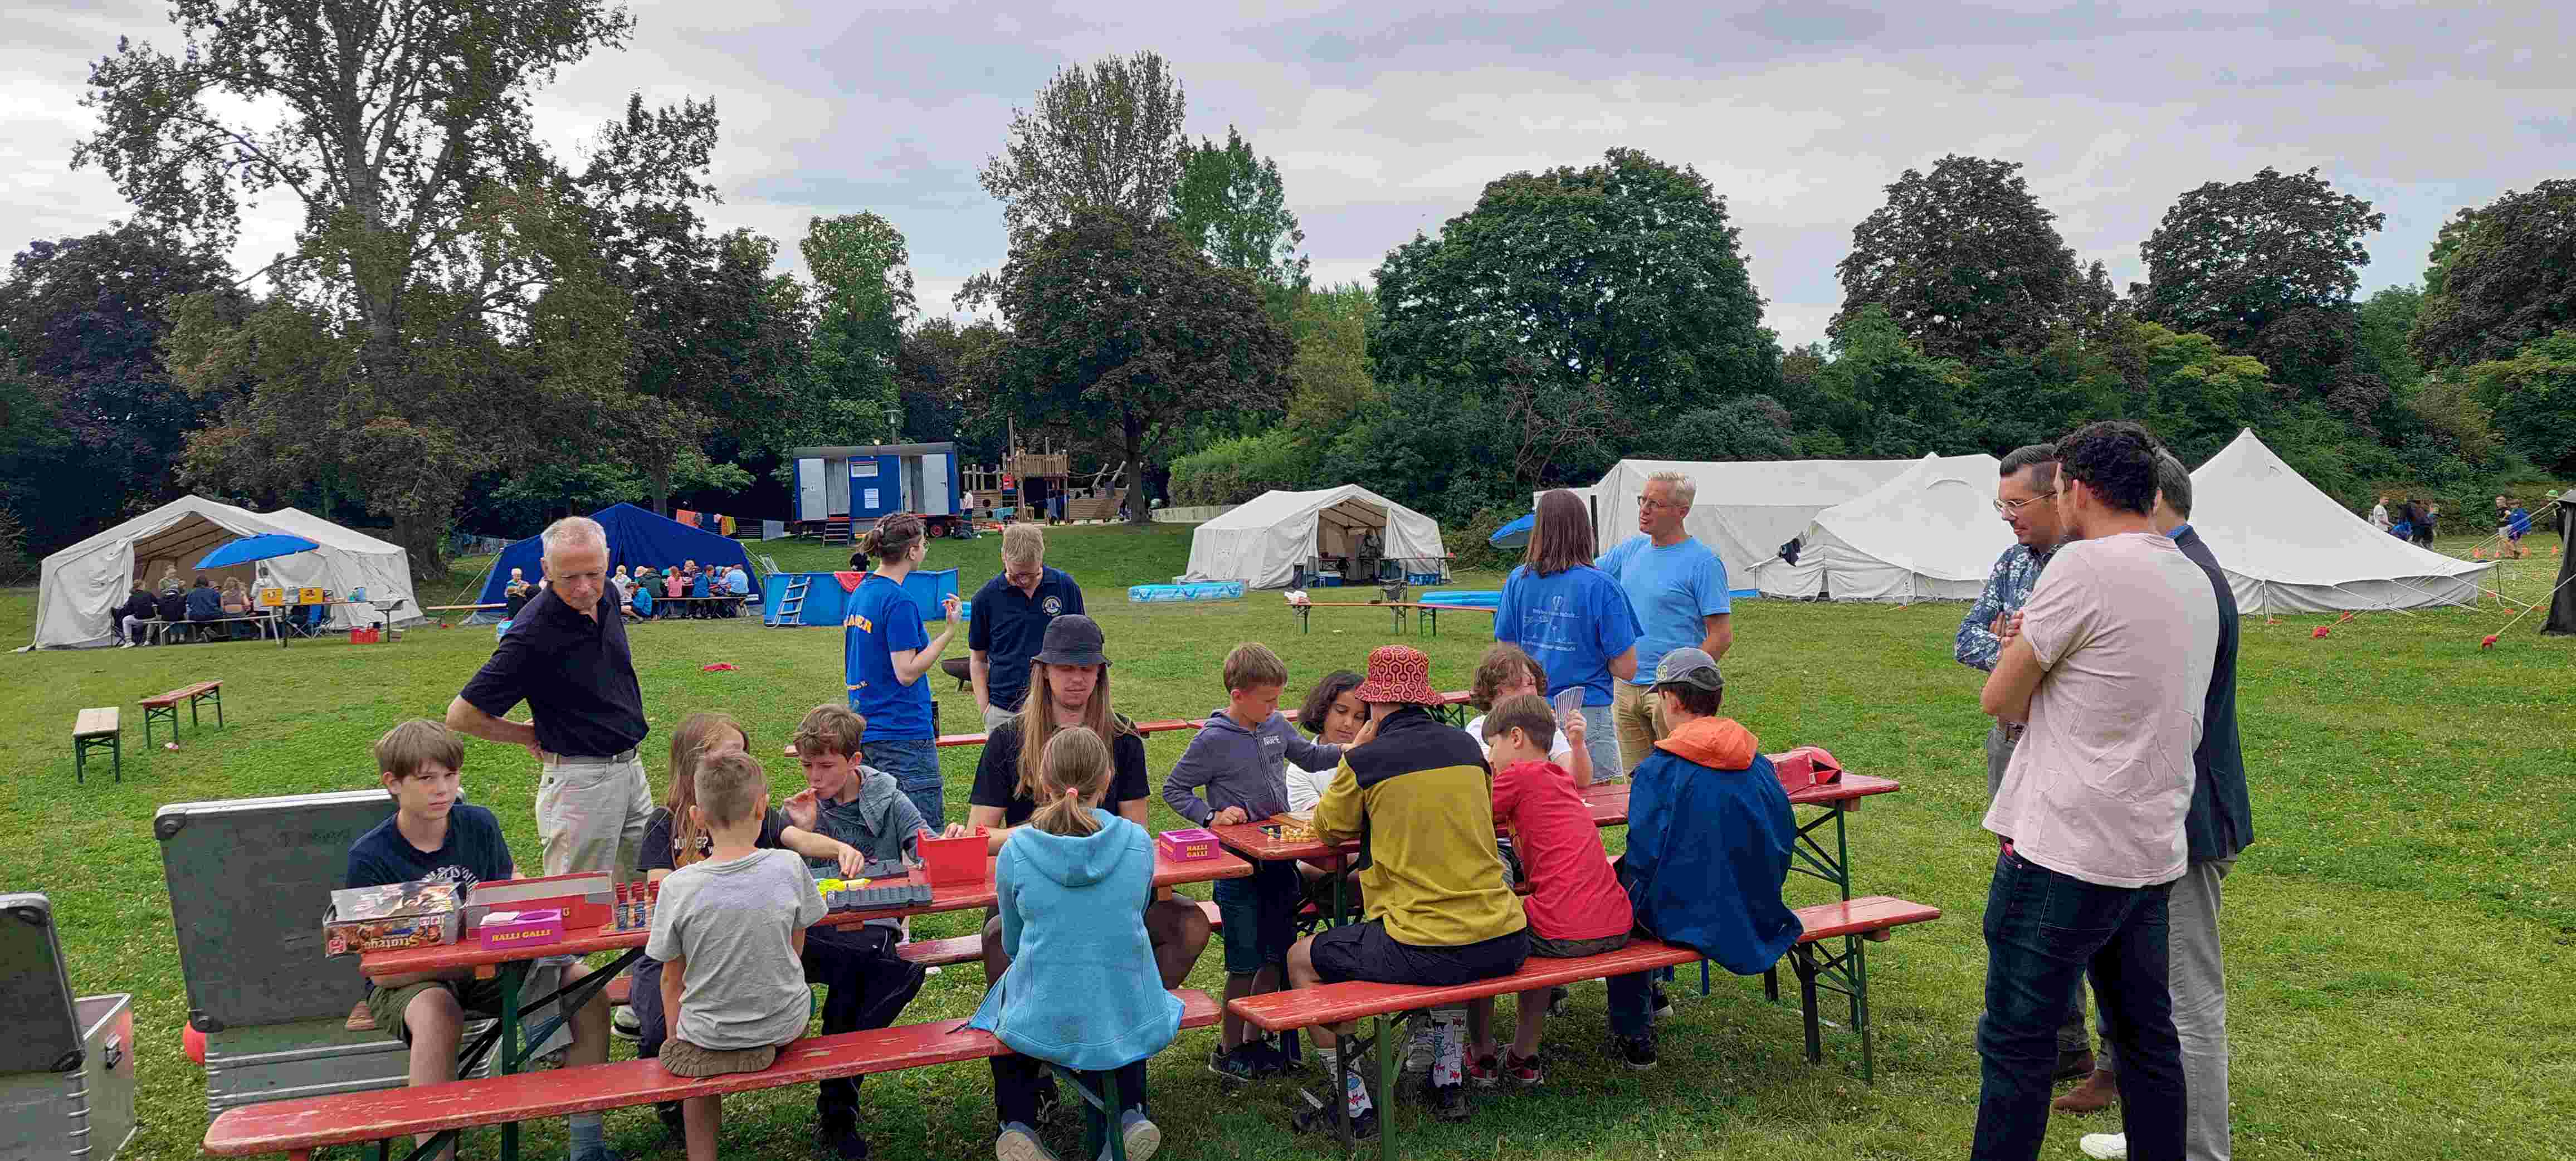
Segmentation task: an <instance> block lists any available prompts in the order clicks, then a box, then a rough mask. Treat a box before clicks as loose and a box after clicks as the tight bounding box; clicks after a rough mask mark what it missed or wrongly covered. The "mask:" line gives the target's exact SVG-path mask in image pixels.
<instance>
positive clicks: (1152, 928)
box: [949, 613, 1208, 988]
mask: <svg viewBox="0 0 2576 1161" xmlns="http://www.w3.org/2000/svg"><path fill="white" fill-rule="evenodd" d="M1106 646H1107V641H1106V639H1105V638H1103V636H1102V635H1101V632H1100V625H1099V623H1098V622H1096V621H1093V620H1092V619H1091V618H1089V617H1086V616H1084V615H1082V614H1080V613H1066V614H1064V615H1063V616H1060V617H1057V618H1056V619H1055V620H1053V621H1050V622H1048V623H1047V627H1046V636H1045V638H1044V640H1043V643H1042V644H1041V645H1040V647H1039V649H1038V654H1037V657H1036V659H1035V660H1033V661H1031V662H1030V663H1029V694H1028V697H1027V698H1026V699H1025V700H1024V701H1022V702H1021V704H1020V712H1019V714H1018V716H1016V717H1013V718H1012V719H1011V720H1009V721H1006V722H1003V723H1002V724H1001V726H1000V728H998V729H995V730H994V731H993V732H992V733H991V734H989V735H986V737H985V739H984V754H983V757H982V759H981V760H980V761H978V762H977V764H976V766H975V788H974V790H973V791H972V792H971V793H970V794H969V795H968V797H967V799H966V801H967V803H968V805H967V807H966V826H960V827H955V828H952V829H951V830H950V832H949V833H950V834H952V835H957V834H968V833H972V832H970V831H969V830H968V829H967V827H980V828H982V829H983V831H984V834H985V836H986V842H987V845H988V846H989V848H990V849H991V850H993V851H994V852H995V853H999V852H1000V851H1001V849H1002V844H1003V843H1005V842H1007V841H1009V839H1010V835H1011V832H1012V831H1013V830H1015V829H1017V828H1019V827H1022V826H1026V825H1028V822H1029V820H1030V819H1031V818H1033V817H1035V816H1036V814H1037V810H1038V806H1039V804H1040V802H1042V801H1044V800H1045V799H1046V797H1047V796H1046V794H1045V790H1044V784H1043V777H1044V772H1045V766H1046V749H1047V743H1049V742H1052V741H1054V740H1055V739H1056V737H1057V736H1058V735H1059V734H1060V733H1062V732H1063V731H1065V730H1067V729H1071V728H1074V727H1080V728H1083V729H1087V730H1090V731H1091V732H1092V733H1094V734H1097V735H1099V736H1100V738H1101V739H1102V740H1103V741H1105V742H1107V743H1108V745H1109V757H1110V768H1111V775H1110V780H1109V792H1108V795H1107V797H1106V798H1105V799H1104V801H1103V805H1104V806H1105V807H1106V808H1107V809H1108V810H1110V811H1112V812H1114V813H1116V814H1117V815H1118V816H1119V817H1121V818H1124V819H1126V820H1127V821H1129V822H1132V823H1135V824H1136V825H1138V826H1144V825H1146V820H1147V814H1146V808H1147V806H1148V804H1149V801H1150V799H1151V797H1152V795H1153V793H1154V787H1153V781H1152V778H1151V776H1150V775H1149V774H1148V773H1147V772H1146V769H1145V738H1144V735H1142V734H1139V733H1137V732H1136V724H1135V723H1134V722H1131V721H1129V720H1127V716H1126V715H1124V714H1121V713H1119V712H1118V711H1117V710H1116V709H1114V708H1112V707H1111V705H1110V702H1109V655H1108V653H1107V652H1106ZM1145 928H1146V930H1147V931H1148V932H1149V933H1151V934H1152V936H1153V937H1154V958H1155V960H1156V962H1157V963H1159V964H1160V965H1161V967H1162V972H1163V986H1165V987H1171V988H1177V987H1179V986H1181V985H1180V981H1181V980H1183V979H1185V978H1187V977H1188V976H1189V973H1190V966H1191V965H1192V964H1195V963H1197V962H1198V959H1199V952H1201V951H1203V950H1205V949H1206V947H1207V940H1208V921H1207V915H1206V913H1204V912H1202V911H1200V910H1199V908H1198V904H1196V903H1193V902H1190V901H1189V900H1186V899H1174V898H1162V899H1157V900H1155V901H1153V902H1152V903H1149V904H1147V905H1146V908H1145ZM984 965H985V971H986V976H985V978H986V979H996V980H997V979H1000V978H1002V972H1003V970H1004V969H1005V968H1007V967H1009V965H1010V958H1009V957H1008V956H1007V955H1004V954H1003V952H1002V945H1001V927H1000V926H999V923H998V921H996V922H993V923H987V924H985V926H984Z"/></svg>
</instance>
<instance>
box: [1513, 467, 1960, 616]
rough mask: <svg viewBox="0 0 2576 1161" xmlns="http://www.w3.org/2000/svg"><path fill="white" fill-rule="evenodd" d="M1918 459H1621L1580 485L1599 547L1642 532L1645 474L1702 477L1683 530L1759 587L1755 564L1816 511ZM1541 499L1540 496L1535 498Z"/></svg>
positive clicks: (1738, 584)
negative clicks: (1598, 477) (1640, 496)
mask: <svg viewBox="0 0 2576 1161" xmlns="http://www.w3.org/2000/svg"><path fill="white" fill-rule="evenodd" d="M1912 466H1914V461H1912V460H1734V461H1726V462H1703V461H1692V460H1621V461H1619V462H1618V463H1617V464H1615V465H1613V466H1612V467H1611V468H1610V471H1609V473H1608V474H1606V475H1604V476H1602V477H1601V480H1600V482H1599V483H1596V484H1594V485H1592V486H1591V487H1589V488H1578V489H1575V490H1574V492H1575V495H1577V496H1580V497H1583V498H1584V500H1585V502H1586V504H1587V505H1588V506H1589V507H1590V508H1591V510H1592V535H1593V538H1594V539H1595V540H1596V541H1597V542H1598V543H1597V544H1596V545H1595V546H1594V547H1595V548H1596V549H1597V550H1598V551H1601V552H1607V551H1609V550H1610V548H1611V546H1613V545H1616V544H1618V543H1619V542H1621V541H1623V540H1626V539H1628V538H1629V537H1631V536H1634V535H1636V534H1637V496H1638V494H1639V493H1641V492H1643V491H1644V490H1645V487H1646V477H1648V476H1651V475H1653V474H1655V473H1657V472H1680V473H1682V474H1683V475H1685V476H1688V477H1690V478H1691V479H1692V480H1693V481H1694V482H1695V483H1697V484H1698V487H1699V492H1698V495H1697V496H1695V497H1694V498H1693V499H1692V500H1691V510H1690V514H1689V515H1688V516H1685V517H1683V519H1682V530H1683V531H1685V532H1688V533H1690V534H1691V535H1692V536H1693V537H1696V538H1697V539H1698V540H1699V542H1700V543H1702V544H1705V545H1707V546H1708V547H1709V550H1710V551H1712V552H1715V553H1716V554H1717V558H1718V559H1719V560H1720V561H1723V562H1724V563H1725V564H1726V577H1727V583H1728V584H1729V585H1731V586H1733V587H1734V588H1736V589H1739V590H1741V589H1747V588H1751V587H1753V577H1754V574H1755V570H1757V569H1759V568H1761V567H1762V566H1763V565H1764V564H1766V563H1767V562H1769V561H1771V560H1773V559H1775V558H1776V557H1777V556H1778V555H1779V552H1780V546H1781V545H1783V544H1786V543H1788V541H1789V538H1790V537H1793V536H1796V535H1797V534H1798V533H1800V532H1801V531H1804V530H1805V529H1806V527H1807V525H1808V523H1810V522H1811V521H1813V520H1814V519H1815V518H1816V514H1817V513H1819V512H1822V511H1824V510H1825V509H1827V508H1831V507H1833V506H1834V505H1836V504H1840V503H1842V502H1844V501H1846V500H1854V499H1858V498H1859V497H1860V496H1862V495H1863V494H1865V493H1867V492H1868V491H1870V490H1871V489H1873V488H1876V487H1878V486H1879V485H1881V484H1884V483H1886V482H1888V481H1889V480H1892V479H1895V478H1896V477H1897V476H1898V475H1899V474H1900V473H1902V472H1904V471H1905V470H1906V469H1907V468H1910V467H1912ZM1533 500H1535V498H1533Z"/></svg>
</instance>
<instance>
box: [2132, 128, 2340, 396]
mask: <svg viewBox="0 0 2576 1161" xmlns="http://www.w3.org/2000/svg"><path fill="white" fill-rule="evenodd" d="M2386 220H2387V218H2386V215H2384V214H2381V213H2379V212H2377V211H2376V210H2373V209H2372V208H2371V205H2370V203H2369V202H2368V201H2366V200H2363V199H2361V198H2358V197H2354V196H2352V195H2350V194H2343V193H2337V192H2335V189H2334V183H2332V182H2329V181H2327V180H2326V179H2324V178H2322V177H2319V176H2317V171H2316V170H2315V169H2309V170H2308V171H2307V172H2305V173H2282V172H2280V171H2279V170H2276V169H2273V168H2271V167H2270V166H2265V167H2264V168H2263V170H2262V171H2261V172H2259V173H2256V174H2255V175H2254V176H2253V177H2251V178H2249V179H2247V180H2245V181H2239V182H2216V181H2213V182H2209V183H2207V184H2205V185H2202V186H2200V187H2198V188H2196V189H2192V190H2188V191H2186V192H2184V194H2183V195H2182V196H2181V197H2180V198H2179V199H2176V200H2175V202H2174V204H2173V206H2172V208H2170V209H2168V210H2166V211H2165V216H2164V221H2163V222H2162V223H2161V224H2159V225H2158V226H2157V227H2156V230H2155V232H2154V233H2153V234H2150V235H2148V236H2147V241H2146V244H2145V245H2143V246H2141V247H2140V248H2139V249H2140V253H2141V255H2142V256H2143V257H2144V258H2145V259H2146V262H2147V279H2148V281H2147V285H2146V287H2145V290H2144V293H2143V294H2141V295H2140V296H2139V298H2140V313H2141V314H2142V315H2143V316H2144V317H2145V318H2146V319H2147V320H2148V321H2150V322H2158V323H2163V324H2164V325H2166V326H2169V327H2173V328H2176V329H2178V330H2190V331H2200V332H2202V333H2204V334H2207V335H2209V336H2211V337H2213V338H2215V339H2217V340H2218V341H2219V342H2220V344H2222V345H2224V346H2226V347H2228V348H2229V349H2231V350H2238V349H2243V348H2246V347H2248V346H2250V345H2251V344H2252V342H2253V339H2254V336H2255V335H2256V334H2258V333H2259V332H2261V331H2262V330H2263V329H2264V328H2265V327H2268V326H2270V325H2272V324H2273V323H2275V322H2277V321H2279V320H2281V319H2284V318H2287V317H2289V316H2291V315H2293V314H2295V313H2297V312H2299V311H2301V310H2333V309H2337V308H2340V307H2343V306H2346V305H2348V304H2349V303H2350V302H2351V301H2352V295H2353V291H2354V290H2355V288H2357V287H2358V286H2359V285H2360V284H2361V268H2362V267H2363V266H2365V265H2368V264H2369V262H2370V251H2369V249H2368V247H2367V246H2366V245H2365V244H2364V243H2365V240H2366V239H2368V238H2369V237H2370V235H2372V234H2374V233H2377V232H2378V230H2379V228H2380V226H2381V225H2382V224H2384V223H2385V222H2386Z"/></svg>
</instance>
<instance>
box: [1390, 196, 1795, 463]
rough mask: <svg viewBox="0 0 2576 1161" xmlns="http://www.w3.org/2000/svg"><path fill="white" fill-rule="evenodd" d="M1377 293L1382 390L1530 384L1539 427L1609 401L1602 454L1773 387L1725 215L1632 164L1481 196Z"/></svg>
mask: <svg viewBox="0 0 2576 1161" xmlns="http://www.w3.org/2000/svg"><path fill="white" fill-rule="evenodd" d="M1377 293H1378V310H1379V325H1378V326H1377V327H1376V328H1375V329H1374V330H1372V331H1371V332H1370V334H1369V357H1370V361H1371V363H1372V365H1373V366H1374V368H1375V374H1376V377H1377V379H1378V380H1379V381H1380V382H1392V381H1395V380H1400V379H1417V380H1420V381H1422V382H1425V383H1429V384H1438V385H1445V386H1448V387H1450V388H1451V389H1452V390H1453V391H1454V392H1457V393H1466V392H1469V391H1474V390H1483V389H1489V388H1490V387H1491V386H1493V385H1498V384H1501V385H1525V386H1526V387H1527V388H1529V389H1530V390H1532V391H1535V392H1538V393H1539V394H1540V395H1543V396H1551V397H1554V400H1553V402H1549V401H1544V400H1543V401H1541V402H1539V403H1538V404H1537V405H1536V406H1535V407H1533V408H1532V409H1530V411H1529V414H1531V415H1533V416H1535V417H1541V419H1542V421H1543V417H1545V416H1546V415H1548V414H1550V413H1551V411H1554V412H1555V413H1559V414H1570V413H1572V412H1574V411H1577V410H1582V409H1585V408H1588V407H1589V406H1590V405H1591V401H1592V400H1594V399H1595V398H1596V397H1597V399H1598V400H1600V401H1602V402H1605V403H1606V404H1607V405H1608V407H1609V411H1610V414H1609V415H1608V417H1607V419H1608V422H1609V423H1610V425H1611V426H1610V427H1609V428H1607V429H1596V435H1597V436H1598V437H1601V438H1615V437H1616V436H1618V435H1619V434H1620V433H1622V432H1626V431H1635V430H1643V429H1647V428H1651V427H1652V426H1654V425H1656V424H1658V423H1660V422H1662V421H1664V420H1665V419H1668V418H1670V417H1671V416H1674V415H1677V414H1679V413H1681V412H1683V411H1686V410H1690V409H1692V408H1694V407H1701V406H1707V405H1710V404H1714V403H1716V402H1718V401H1721V400H1724V399H1728V398H1732V397H1734V396H1738V395H1750V394H1759V393H1763V392H1767V391H1769V390H1771V389H1772V388H1773V387H1774V385H1775V384H1776V383H1777V382H1778V379H1779V369H1780V346H1779V340H1778V338H1777V337H1776V336H1775V335H1773V333H1772V332H1771V331H1770V330H1769V329H1768V328H1766V327H1764V326H1763V325H1762V298H1761V296H1760V295H1759V294H1757V293H1756V292H1755V291H1754V288H1753V280H1752V277H1751V276H1750V275H1749V274H1748V273H1747V272H1746V270H1745V265H1744V257H1743V255H1742V253H1741V252H1740V250H1739V248H1738V244H1737V230H1736V227H1735V226H1734V224H1733V223H1732V222H1730V221H1729V220H1728V217H1727V213H1726V203H1725V200H1724V199H1723V198H1721V197H1719V196H1718V195H1717V193H1716V192H1715V191H1714V190H1712V189H1711V188H1710V187H1709V184H1708V181H1707V180H1706V179H1705V178H1702V177H1701V176H1700V175H1699V172H1698V171H1697V170H1695V169H1692V168H1690V167H1688V166H1674V165H1669V164H1667V163H1665V162H1661V161H1658V160H1656V159H1654V158H1652V157H1649V156H1647V155H1646V154H1643V153H1640V152H1637V151H1636V150H1632V149H1613V150H1610V151H1609V152H1608V153H1607V154H1605V155H1604V156H1603V158H1602V161H1601V162H1600V163H1599V164H1596V165H1591V166H1586V167H1583V168H1580V169H1578V168H1575V167H1572V166H1566V167H1561V168H1558V169H1552V170H1549V171H1547V172H1545V173H1515V174H1509V175H1507V176H1504V177H1502V178H1498V179H1496V180H1495V181H1493V182H1491V183H1489V184H1487V185H1486V186H1485V190H1484V193H1483V195H1482V196H1480V197H1478V198H1477V200H1476V206H1475V208H1474V209H1472V210H1469V211H1468V212H1466V213H1464V214H1461V215H1459V216H1457V217H1454V218H1451V219H1449V221H1448V222H1446V223H1445V224H1443V225H1442V227H1441V231H1440V236H1439V237H1436V238H1429V237H1423V236H1420V235H1416V236H1415V237H1414V239H1413V240H1412V241H1410V242H1407V243H1404V244H1403V245H1400V246H1397V247H1396V248H1395V249H1394V250H1393V251H1391V252H1389V253H1388V254H1387V256H1386V262H1385V263H1384V264H1383V265H1381V266H1380V267H1378V270H1377ZM1542 442H1543V441H1542Z"/></svg>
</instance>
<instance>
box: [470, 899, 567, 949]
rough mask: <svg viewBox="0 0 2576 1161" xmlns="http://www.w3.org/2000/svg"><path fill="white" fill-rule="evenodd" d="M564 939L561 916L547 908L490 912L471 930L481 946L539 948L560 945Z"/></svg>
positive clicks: (557, 911) (560, 911)
mask: <svg viewBox="0 0 2576 1161" xmlns="http://www.w3.org/2000/svg"><path fill="white" fill-rule="evenodd" d="M563 937H564V913H563V911H562V910H561V909H560V908H553V907H549V908H546V909H544V910H540V911H494V912H491V913H489V914H487V915H485V916H484V917H483V922H482V923H481V924H479V925H477V926H476V927H475V928H474V939H475V941H476V942H478V943H481V944H482V945H483V946H485V947H543V946H545V945H547V944H550V943H561V942H563Z"/></svg>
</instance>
